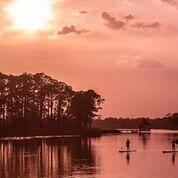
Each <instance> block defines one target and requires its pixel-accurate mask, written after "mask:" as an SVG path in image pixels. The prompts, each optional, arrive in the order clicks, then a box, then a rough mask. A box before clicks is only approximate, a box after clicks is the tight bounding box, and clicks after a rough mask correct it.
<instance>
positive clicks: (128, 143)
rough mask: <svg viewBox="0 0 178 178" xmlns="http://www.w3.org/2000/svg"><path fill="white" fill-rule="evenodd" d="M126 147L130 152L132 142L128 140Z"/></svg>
mask: <svg viewBox="0 0 178 178" xmlns="http://www.w3.org/2000/svg"><path fill="white" fill-rule="evenodd" d="M126 147H127V151H130V140H129V139H127V141H126Z"/></svg>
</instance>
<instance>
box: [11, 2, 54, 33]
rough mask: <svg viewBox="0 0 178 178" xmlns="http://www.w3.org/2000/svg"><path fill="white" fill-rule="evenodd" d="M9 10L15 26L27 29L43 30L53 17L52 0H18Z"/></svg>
mask: <svg viewBox="0 0 178 178" xmlns="http://www.w3.org/2000/svg"><path fill="white" fill-rule="evenodd" d="M8 11H9V12H10V16H11V18H12V21H13V24H14V27H15V28H16V29H22V30H25V31H38V30H43V29H45V28H46V27H47V25H48V23H49V21H50V20H51V19H52V10H51V2H50V0H16V1H15V2H14V3H13V4H12V5H11V6H10V7H9V8H8Z"/></svg>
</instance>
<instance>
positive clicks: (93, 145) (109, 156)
mask: <svg viewBox="0 0 178 178" xmlns="http://www.w3.org/2000/svg"><path fill="white" fill-rule="evenodd" d="M127 138H130V140H131V147H132V148H133V149H136V150H137V152H134V153H131V154H120V153H118V150H119V149H120V148H121V147H122V146H123V145H124V143H125V141H126V139H127ZM173 138H178V133H177V132H170V131H169V132H168V131H153V133H152V134H151V135H138V134H122V135H108V136H103V137H100V138H91V139H90V138H81V137H73V138H44V139H29V140H11V141H7V140H6V141H1V142H0V178H68V177H69V178H176V177H177V174H178V153H177V155H174V154H163V153H162V151H163V150H170V149H171V140H172V139H173Z"/></svg>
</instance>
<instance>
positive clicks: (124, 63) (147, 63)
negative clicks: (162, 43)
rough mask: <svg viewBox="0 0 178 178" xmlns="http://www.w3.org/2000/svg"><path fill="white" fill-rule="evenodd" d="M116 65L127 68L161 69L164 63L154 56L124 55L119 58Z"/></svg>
mask: <svg viewBox="0 0 178 178" xmlns="http://www.w3.org/2000/svg"><path fill="white" fill-rule="evenodd" d="M116 65H118V66H120V67H126V68H141V69H150V70H151V69H160V68H162V67H163V64H162V63H161V62H160V61H158V60H156V59H152V58H148V57H144V56H122V57H120V58H119V59H118V60H117V63H116Z"/></svg>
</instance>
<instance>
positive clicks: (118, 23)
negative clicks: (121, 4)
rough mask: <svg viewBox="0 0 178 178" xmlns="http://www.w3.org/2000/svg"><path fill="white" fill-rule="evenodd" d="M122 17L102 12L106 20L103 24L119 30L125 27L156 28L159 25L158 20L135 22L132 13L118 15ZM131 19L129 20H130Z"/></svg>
mask: <svg viewBox="0 0 178 178" xmlns="http://www.w3.org/2000/svg"><path fill="white" fill-rule="evenodd" d="M120 17H121V18H122V19H121V20H116V18H115V17H113V16H111V15H110V14H109V13H107V12H103V13H102V18H103V19H105V20H106V21H107V23H106V24H105V25H106V26H107V27H109V28H110V29H112V30H121V29H126V27H127V28H129V27H130V28H133V27H134V28H138V29H150V28H152V29H156V28H159V27H160V26H161V24H160V23H159V22H152V23H145V22H137V23H136V22H135V19H136V18H135V16H133V15H132V14H129V15H125V16H123V15H120ZM130 21H131V22H130Z"/></svg>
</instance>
